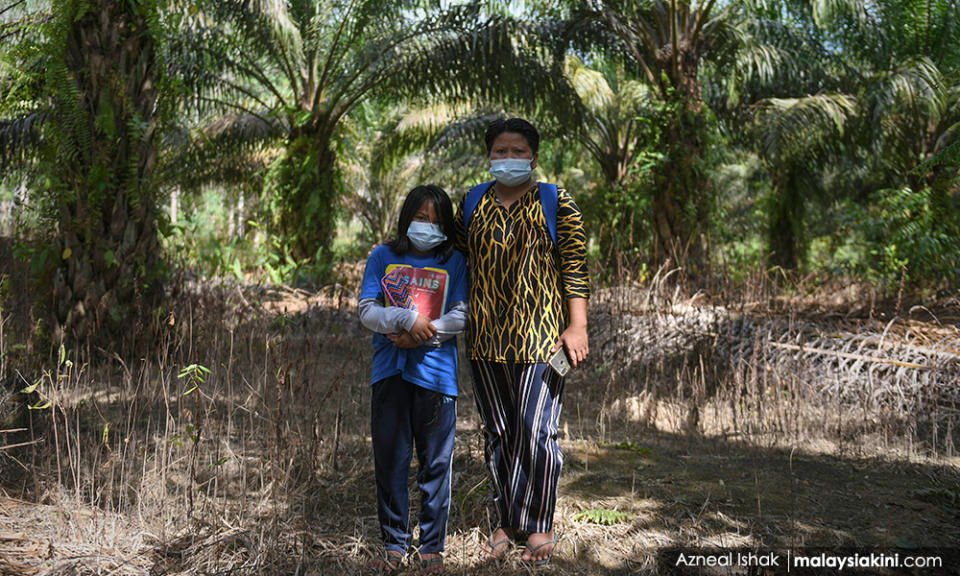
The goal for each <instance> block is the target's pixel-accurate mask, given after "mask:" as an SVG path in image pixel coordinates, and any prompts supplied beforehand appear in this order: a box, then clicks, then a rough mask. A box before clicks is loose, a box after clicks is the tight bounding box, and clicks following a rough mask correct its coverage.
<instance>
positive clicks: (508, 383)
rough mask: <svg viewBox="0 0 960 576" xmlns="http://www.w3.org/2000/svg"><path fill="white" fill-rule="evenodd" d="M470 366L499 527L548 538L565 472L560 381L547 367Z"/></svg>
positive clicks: (477, 363) (475, 363)
mask: <svg viewBox="0 0 960 576" xmlns="http://www.w3.org/2000/svg"><path fill="white" fill-rule="evenodd" d="M470 365H471V368H472V370H473V385H474V395H475V397H476V401H477V408H478V409H479V411H480V418H481V420H482V421H483V432H484V440H485V443H484V453H485V456H486V460H487V467H488V468H489V469H490V476H491V478H492V480H493V487H494V492H495V495H494V503H495V504H496V508H497V513H498V514H499V516H500V526H501V527H503V528H514V529H516V530H522V531H525V532H550V531H551V530H552V528H553V513H554V509H555V508H556V503H557V483H558V482H559V480H560V469H561V468H562V467H563V453H562V452H561V451H560V445H559V444H558V443H557V426H558V424H559V421H560V410H561V408H562V406H563V405H562V396H563V378H561V377H560V376H559V375H558V374H557V373H556V372H554V371H553V370H551V369H550V367H549V366H548V365H547V364H504V363H500V362H487V361H484V360H473V361H471V363H470Z"/></svg>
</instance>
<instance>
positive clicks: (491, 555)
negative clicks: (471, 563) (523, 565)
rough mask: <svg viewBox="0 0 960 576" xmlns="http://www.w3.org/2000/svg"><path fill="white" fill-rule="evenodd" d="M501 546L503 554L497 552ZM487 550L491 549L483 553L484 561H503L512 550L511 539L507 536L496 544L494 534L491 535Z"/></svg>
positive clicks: (488, 539)
mask: <svg viewBox="0 0 960 576" xmlns="http://www.w3.org/2000/svg"><path fill="white" fill-rule="evenodd" d="M501 546H503V552H497V548H499V547H501ZM487 548H489V550H482V551H481V553H482V554H483V558H484V560H501V559H503V557H504V556H506V554H507V550H509V549H510V537H509V536H506V537H504V538H501V539H500V540H497V541H496V542H494V541H493V534H491V535H490V537H489V538H487Z"/></svg>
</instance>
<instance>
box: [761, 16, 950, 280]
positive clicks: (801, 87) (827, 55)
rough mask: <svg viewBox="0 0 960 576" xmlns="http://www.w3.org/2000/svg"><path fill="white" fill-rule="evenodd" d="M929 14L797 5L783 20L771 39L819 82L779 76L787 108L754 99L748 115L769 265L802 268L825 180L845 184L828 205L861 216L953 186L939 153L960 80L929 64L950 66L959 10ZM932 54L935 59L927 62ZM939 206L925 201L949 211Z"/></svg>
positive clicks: (834, 188) (779, 101) (835, 186)
mask: <svg viewBox="0 0 960 576" xmlns="http://www.w3.org/2000/svg"><path fill="white" fill-rule="evenodd" d="M931 4H939V5H940V7H941V10H939V12H938V11H937V10H932V12H933V13H935V14H933V15H934V16H936V15H937V14H939V17H940V19H938V18H936V17H934V18H931V15H932V14H931V13H930V12H927V13H922V11H921V13H920V14H918V13H917V12H916V11H914V10H913V9H906V8H904V7H903V6H902V4H901V3H897V2H880V3H876V4H874V5H873V6H872V7H871V10H863V9H862V5H861V4H859V3H857V2H850V3H844V2H836V3H829V4H819V3H814V4H812V5H809V6H808V5H803V6H801V7H800V9H799V10H797V11H793V12H788V13H789V14H790V16H789V17H788V18H786V19H784V20H782V22H783V23H784V24H786V25H787V26H789V27H790V28H789V29H788V30H787V33H786V34H784V33H783V29H782V28H781V29H780V30H778V33H779V36H780V37H789V38H793V39H795V40H798V41H797V42H795V43H794V45H793V46H792V50H791V52H792V54H793V55H794V56H795V57H796V56H799V58H797V60H798V61H802V62H806V63H807V65H806V66H805V68H806V69H808V70H815V71H818V72H816V73H813V74H807V75H805V76H803V75H796V74H794V75H790V74H786V73H783V72H779V73H778V75H779V78H778V81H777V82H775V83H771V85H772V86H776V87H777V89H778V90H780V91H781V92H786V93H787V94H789V95H790V96H791V97H787V98H768V99H765V100H761V101H760V102H759V103H758V104H757V105H755V106H754V108H753V110H754V113H755V123H754V126H755V128H756V134H757V135H758V136H759V138H758V142H757V148H758V150H759V152H760V154H761V157H762V158H763V159H764V161H765V163H766V165H767V167H768V170H769V171H770V173H771V176H772V180H773V184H774V189H775V190H774V192H775V193H774V196H773V197H772V198H771V202H770V203H769V205H770V207H771V211H770V222H769V232H770V249H771V254H772V262H773V263H774V264H778V265H781V266H784V267H788V268H793V267H796V266H797V265H799V264H801V263H803V261H804V257H803V256H804V252H803V249H802V243H803V241H804V235H803V233H802V232H803V228H804V224H805V219H804V212H805V206H806V204H807V203H808V202H809V201H810V200H811V199H813V198H817V197H818V196H819V197H820V198H823V195H822V194H820V193H821V192H822V191H823V189H824V186H823V180H824V177H825V175H826V174H828V173H829V172H831V171H833V172H839V173H840V174H842V175H843V177H842V178H839V179H837V178H834V179H833V180H832V182H831V185H830V189H831V193H830V194H829V195H828V196H829V197H830V198H832V199H839V198H842V197H844V196H845V197H847V198H850V199H852V200H854V201H855V202H857V203H860V204H864V205H866V204H868V203H869V202H871V201H872V200H873V197H874V194H873V193H874V191H877V190H882V189H901V188H904V187H906V188H908V189H910V190H914V191H918V192H919V191H921V190H922V189H923V188H924V187H926V186H928V185H935V186H939V187H940V188H941V189H943V190H944V191H945V190H949V189H950V188H951V187H952V186H954V185H955V183H956V171H955V170H950V169H945V168H946V166H944V163H943V158H944V157H945V155H943V154H942V152H943V151H944V150H945V149H946V148H947V147H948V146H950V145H951V143H952V142H954V141H955V138H956V136H955V134H956V133H958V132H960V128H958V126H960V124H958V123H957V122H958V120H960V109H958V108H957V105H956V102H957V98H956V96H955V94H956V93H957V90H956V86H957V79H956V77H954V78H953V79H952V80H951V78H950V76H948V75H945V74H943V73H942V72H941V70H940V66H939V65H938V64H937V62H936V60H940V61H942V62H956V61H958V57H957V55H958V54H960V50H958V48H957V47H956V45H955V44H956V43H955V42H949V41H948V40H947V38H948V35H947V32H948V31H949V30H951V29H955V27H956V24H955V23H954V22H955V18H954V16H956V15H957V14H956V11H957V10H956V8H953V9H952V10H948V9H947V7H946V6H945V5H944V3H928V7H927V8H928V10H929V8H930V5H931ZM826 7H829V8H830V10H826V9H825V8H826ZM877 12H879V13H880V17H879V18H878V17H877ZM778 14H779V15H780V16H781V17H782V13H779V12H778ZM810 30H813V31H814V33H809V31H810ZM932 46H933V47H936V54H929V55H927V54H926V52H927V51H928V50H929V49H930V47H932ZM798 67H799V66H797V65H794V66H792V67H791V68H793V69H796V68H798ZM951 82H953V84H952V85H951ZM752 90H754V93H756V90H757V88H756V87H754V88H752ZM766 90H767V91H770V88H766ZM811 91H816V93H814V94H812V95H811ZM797 94H799V95H797ZM951 102H954V104H951ZM938 155H939V157H938ZM924 166H927V168H925V169H924V168H923V167H924ZM938 181H939V183H937V182H938ZM943 196H944V194H943V193H942V192H941V193H940V194H939V195H937V194H934V195H933V196H932V197H934V198H937V197H939V198H940V201H939V202H940V204H942V205H945V203H946V202H945V199H944V198H943ZM943 207H944V206H941V208H943ZM942 220H944V221H945V222H946V221H949V220H951V219H950V218H946V219H942Z"/></svg>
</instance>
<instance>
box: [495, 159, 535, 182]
mask: <svg viewBox="0 0 960 576" xmlns="http://www.w3.org/2000/svg"><path fill="white" fill-rule="evenodd" d="M531 162H533V160H532V159H530V158H497V159H496V160H491V161H490V175H491V176H493V177H494V178H496V179H497V182H499V183H501V184H503V185H504V186H517V185H519V184H523V183H524V182H526V181H527V180H529V179H530V174H532V173H533V168H531V167H530V163H531Z"/></svg>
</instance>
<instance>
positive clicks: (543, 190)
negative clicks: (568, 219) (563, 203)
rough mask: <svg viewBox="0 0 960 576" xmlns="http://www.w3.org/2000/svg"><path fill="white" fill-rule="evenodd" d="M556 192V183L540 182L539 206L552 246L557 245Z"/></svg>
mask: <svg viewBox="0 0 960 576" xmlns="http://www.w3.org/2000/svg"><path fill="white" fill-rule="evenodd" d="M558 194H559V193H558V192H557V185H556V184H547V183H546V182H541V183H540V208H541V209H543V217H544V218H545V219H546V221H547V230H549V231H550V239H551V240H553V245H554V246H556V245H557V210H558V209H559V204H560V200H559V198H558Z"/></svg>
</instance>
